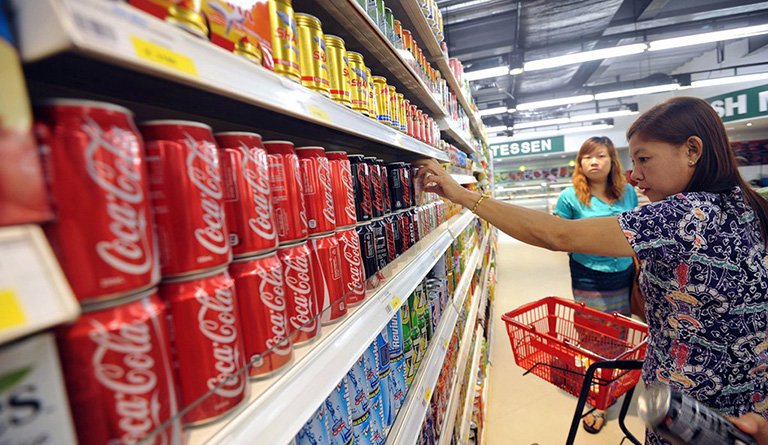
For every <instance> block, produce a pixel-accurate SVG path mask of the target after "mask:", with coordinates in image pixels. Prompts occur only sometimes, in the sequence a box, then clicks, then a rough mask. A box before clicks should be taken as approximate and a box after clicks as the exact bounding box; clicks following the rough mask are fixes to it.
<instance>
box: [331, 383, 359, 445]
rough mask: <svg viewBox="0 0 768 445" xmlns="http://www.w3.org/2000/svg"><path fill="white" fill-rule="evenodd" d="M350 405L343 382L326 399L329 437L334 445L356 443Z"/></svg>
mask: <svg viewBox="0 0 768 445" xmlns="http://www.w3.org/2000/svg"><path fill="white" fill-rule="evenodd" d="M348 405H349V403H348V402H347V391H346V387H345V385H344V381H343V380H342V381H341V382H339V384H338V385H336V388H334V389H333V391H331V395H329V396H328V398H327V399H325V410H326V419H327V420H328V435H329V436H330V438H331V443H332V444H333V445H351V444H353V443H354V442H355V441H354V438H353V436H352V415H351V414H350V412H349V407H348Z"/></svg>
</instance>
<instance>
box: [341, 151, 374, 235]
mask: <svg viewBox="0 0 768 445" xmlns="http://www.w3.org/2000/svg"><path fill="white" fill-rule="evenodd" d="M347 157H348V158H349V164H350V168H351V169H352V187H353V188H354V189H355V213H356V214H357V221H358V222H364V221H370V220H371V219H372V218H373V207H372V205H373V201H372V200H373V198H372V195H371V177H370V171H371V170H370V167H369V165H368V163H367V162H365V156H363V155H347Z"/></svg>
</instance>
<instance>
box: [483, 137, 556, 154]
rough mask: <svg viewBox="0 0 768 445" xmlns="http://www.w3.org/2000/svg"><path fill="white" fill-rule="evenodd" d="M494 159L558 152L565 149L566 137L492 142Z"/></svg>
mask: <svg viewBox="0 0 768 445" xmlns="http://www.w3.org/2000/svg"><path fill="white" fill-rule="evenodd" d="M490 148H491V151H493V158H494V159H505V158H519V157H522V156H531V155H540V154H546V153H558V152H564V151H565V137H563V136H554V137H551V138H540V139H528V140H524V141H514V142H505V143H503V144H491V146H490Z"/></svg>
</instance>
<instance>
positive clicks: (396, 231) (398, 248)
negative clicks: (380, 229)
mask: <svg viewBox="0 0 768 445" xmlns="http://www.w3.org/2000/svg"><path fill="white" fill-rule="evenodd" d="M384 222H385V223H386V224H387V225H388V226H390V227H392V231H393V236H394V241H395V258H397V257H399V256H400V255H402V254H403V252H404V250H403V237H402V235H401V233H400V227H398V224H397V214H395V213H392V214H390V215H389V216H386V217H385V218H384Z"/></svg>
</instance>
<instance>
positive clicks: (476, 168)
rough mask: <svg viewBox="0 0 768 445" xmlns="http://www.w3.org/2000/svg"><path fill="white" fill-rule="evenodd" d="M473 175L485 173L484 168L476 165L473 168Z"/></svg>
mask: <svg viewBox="0 0 768 445" xmlns="http://www.w3.org/2000/svg"><path fill="white" fill-rule="evenodd" d="M472 173H483V168H482V167H480V166H479V165H475V166H474V167H472Z"/></svg>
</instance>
